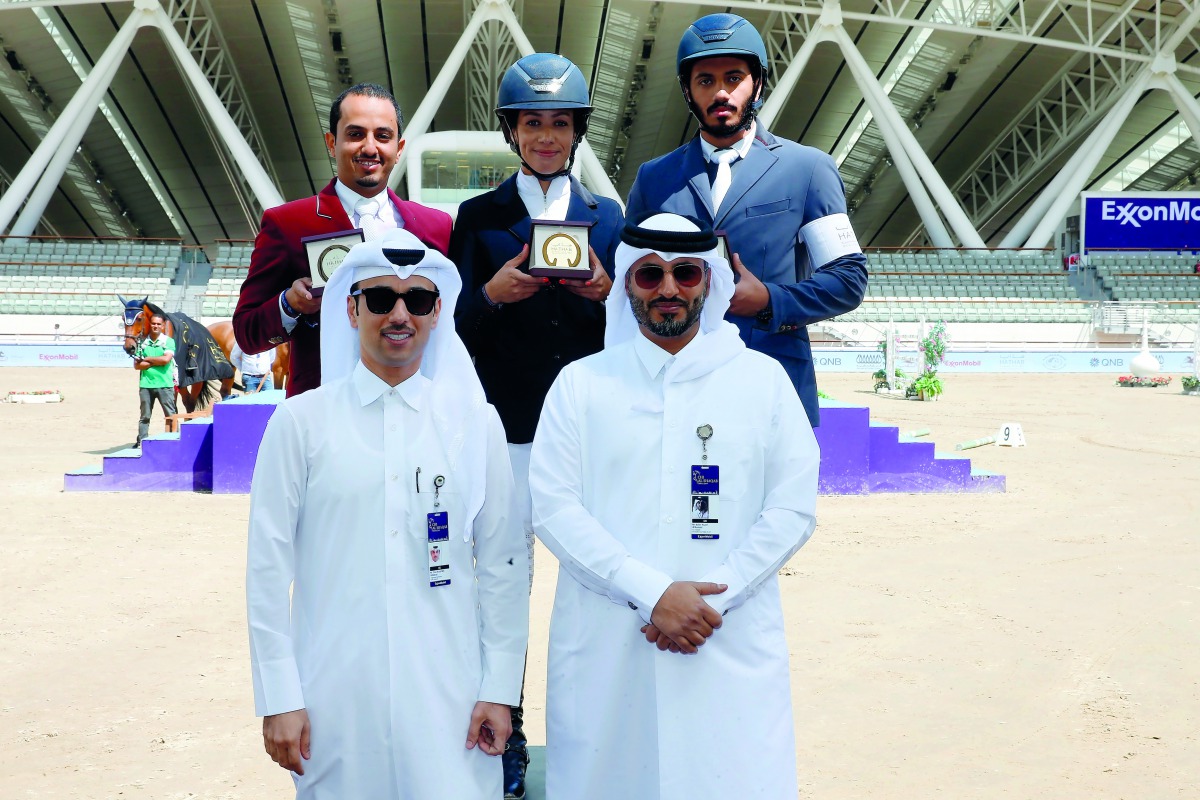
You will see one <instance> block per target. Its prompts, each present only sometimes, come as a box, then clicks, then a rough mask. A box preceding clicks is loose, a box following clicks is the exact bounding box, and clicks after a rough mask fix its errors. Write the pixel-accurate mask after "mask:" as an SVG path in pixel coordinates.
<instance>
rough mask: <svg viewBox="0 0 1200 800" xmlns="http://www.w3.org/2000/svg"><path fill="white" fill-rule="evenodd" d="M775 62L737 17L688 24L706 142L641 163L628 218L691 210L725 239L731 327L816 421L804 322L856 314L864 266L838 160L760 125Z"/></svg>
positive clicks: (685, 63) (685, 83)
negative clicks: (787, 382)
mask: <svg viewBox="0 0 1200 800" xmlns="http://www.w3.org/2000/svg"><path fill="white" fill-rule="evenodd" d="M768 66H769V60H768V58H767V49H766V46H765V45H764V44H763V40H762V37H761V36H759V35H758V31H756V30H755V29H754V26H752V25H751V24H750V23H749V22H747V21H746V20H744V19H742V18H741V17H739V16H737V15H735V14H710V15H708V16H706V17H702V18H701V19H699V20H697V21H696V22H694V23H692V24H691V25H690V26H688V29H687V30H686V31H685V32H684V34H683V38H682V39H681V40H680V43H679V51H678V54H677V58H676V67H677V73H678V77H679V85H680V88H681V89H682V90H683V98H684V101H685V102H686V103H687V105H688V108H689V109H690V110H691V112H692V115H693V116H695V117H696V120H697V121H698V122H699V125H700V130H699V135H698V136H696V137H695V138H694V139H692V140H691V141H689V142H688V143H687V144H685V145H683V146H681V147H679V148H678V149H676V150H675V151H673V152H671V153H668V154H667V155H665V156H662V157H660V158H657V159H654V160H653V161H648V162H646V163H645V164H643V165H642V166H641V168H640V169H639V170H638V175H637V178H636V179H635V180H634V183H633V188H632V189H631V190H630V193H629V206H628V208H627V209H626V214H628V215H629V216H630V217H634V216H636V215H638V214H640V213H644V212H646V211H668V212H672V213H676V214H687V215H690V216H694V217H697V218H699V219H702V220H704V221H705V222H706V223H709V224H711V225H712V227H713V228H714V229H715V230H719V231H720V230H723V231H724V232H725V234H726V236H727V238H728V246H729V252H730V253H731V254H732V259H733V265H732V266H733V270H734V273H735V275H736V277H737V287H736V290H735V291H734V294H733V297H732V298H731V300H730V305H729V318H730V321H731V322H733V323H734V324H735V325H737V327H738V331H739V332H740V333H741V336H742V341H744V342H745V343H746V344H747V346H749V347H750V348H752V349H754V350H758V351H759V352H762V353H766V354H767V355H769V356H772V357H774V358H775V359H776V360H778V361H779V362H780V363H781V364H782V365H783V368H784V369H785V370H787V373H788V375H789V376H790V377H791V379H792V383H793V384H794V385H795V386H796V391H797V392H798V393H799V394H800V399H801V400H802V401H803V402H804V408H805V410H806V411H807V413H808V419H809V422H811V423H812V425H813V426H816V425H817V424H818V423H819V421H820V411H819V409H818V406H817V380H816V373H815V372H814V370H813V360H812V348H811V346H810V344H809V340H808V329H807V326H808V325H812V324H813V323H816V322H820V321H822V320H826V319H829V318H830V317H835V316H837V315H838V314H845V313H846V312H848V311H852V310H854V309H855V308H857V307H858V305H859V304H860V303H861V302H862V299H863V295H864V294H865V292H866V288H867V259H866V256H864V255H863V254H862V252H861V248H860V247H859V245H858V240H857V238H856V237H855V235H854V229H853V228H852V227H851V225H850V219H849V217H848V216H847V215H846V194H845V188H844V187H843V185H842V179H841V177H840V176H839V175H838V171H837V165H836V164H835V163H834V161H833V159H832V158H830V157H829V156H828V155H827V154H825V153H823V152H821V151H820V150H817V149H815V148H812V147H805V146H803V145H800V144H797V143H796V142H791V141H788V140H786V139H777V138H776V137H775V136H773V135H771V133H770V131H768V130H767V129H766V126H764V125H763V124H762V123H761V122H760V121H758V120H756V119H755V114H756V113H757V112H758V109H759V108H760V107H761V106H762V97H763V86H764V84H765V83H766V77H767V68H768Z"/></svg>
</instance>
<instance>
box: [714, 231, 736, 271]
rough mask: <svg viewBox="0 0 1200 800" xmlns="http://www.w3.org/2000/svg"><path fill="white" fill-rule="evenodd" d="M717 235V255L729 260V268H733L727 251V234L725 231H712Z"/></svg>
mask: <svg viewBox="0 0 1200 800" xmlns="http://www.w3.org/2000/svg"><path fill="white" fill-rule="evenodd" d="M713 234H714V235H715V236H716V237H717V255H719V256H720V257H721V258H723V259H725V260H726V261H729V268H730V269H733V262H732V261H730V256H731V253H730V252H729V236H728V234H726V233H725V231H713Z"/></svg>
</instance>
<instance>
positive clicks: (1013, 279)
mask: <svg viewBox="0 0 1200 800" xmlns="http://www.w3.org/2000/svg"><path fill="white" fill-rule="evenodd" d="M867 259H868V264H869V269H870V272H871V278H870V281H869V283H868V285H867V296H866V298H865V299H864V301H863V304H862V305H861V306H860V307H859V308H858V309H857V310H855V311H853V312H850V313H849V314H844V315H842V316H841V317H839V318H838V319H841V320H846V321H850V320H861V321H864V322H885V321H887V320H889V319H892V320H895V321H897V322H911V321H916V320H917V319H920V318H922V317H923V318H926V319H939V320H944V321H946V322H1086V321H1087V320H1089V319H1090V318H1091V310H1090V309H1091V304H1090V303H1087V302H1085V301H1083V300H1081V299H1080V298H1079V296H1078V293H1077V292H1076V291H1075V289H1074V288H1073V287H1072V286H1071V284H1070V283H1069V282H1068V279H1067V274H1066V273H1065V272H1064V271H1063V269H1062V259H1061V258H1060V257H1059V256H1058V255H1057V254H1055V253H1053V252H1051V251H1044V250H1036V251H1011V250H996V251H973V250H924V251H913V252H895V251H886V252H885V251H877V252H870V253H868V254H867Z"/></svg>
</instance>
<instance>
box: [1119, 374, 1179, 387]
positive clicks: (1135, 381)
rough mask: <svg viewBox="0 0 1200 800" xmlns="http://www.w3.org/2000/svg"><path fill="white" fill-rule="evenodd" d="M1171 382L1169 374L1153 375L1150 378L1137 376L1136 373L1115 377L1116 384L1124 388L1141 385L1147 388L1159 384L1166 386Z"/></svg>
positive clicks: (1158, 385)
mask: <svg viewBox="0 0 1200 800" xmlns="http://www.w3.org/2000/svg"><path fill="white" fill-rule="evenodd" d="M1170 382H1171V378H1170V376H1167V375H1155V376H1153V377H1150V378H1139V377H1138V376H1136V375H1122V376H1121V377H1119V378H1117V386H1124V387H1126V388H1135V387H1142V388H1147V389H1157V388H1158V387H1160V386H1166V385H1168V384H1169V383H1170Z"/></svg>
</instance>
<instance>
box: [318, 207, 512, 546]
mask: <svg viewBox="0 0 1200 800" xmlns="http://www.w3.org/2000/svg"><path fill="white" fill-rule="evenodd" d="M387 275H395V276H396V277H398V278H400V279H401V280H403V279H405V278H408V277H410V276H412V275H420V276H422V277H425V278H428V279H429V280H430V281H432V282H433V285H434V286H436V287H437V289H438V294H439V295H440V297H441V301H442V308H441V311H440V312H439V315H438V322H437V327H436V328H434V329H433V330H432V331H430V334H429V341H428V343H427V344H426V345H425V352H424V354H423V355H422V357H421V374H422V375H424V376H425V377H426V378H428V379H429V381H430V387H429V394H428V397H429V401H430V409H431V410H432V412H433V421H434V427H435V428H436V429H437V432H438V437H439V438H440V439H441V441H442V446H443V448H444V449H445V452H446V459H447V464H448V466H449V467H450V469H452V470H454V471H456V472H457V473H458V474H460V475H465V476H466V477H467V486H468V490H467V492H466V493H465V494H466V501H467V509H466V511H467V513H466V514H465V515H464V517H465V523H466V528H465V531H464V538H465V539H466V540H469V539H470V538H471V531H472V524H473V523H474V520H475V516H476V514H478V513H479V509H481V508H482V507H483V500H484V485H485V482H486V474H487V441H488V416H489V412H488V407H487V398H486V396H485V395H484V393H483V386H482V385H481V384H480V383H479V376H478V375H477V374H476V373H475V367H474V365H472V364H471V357H470V355H468V354H467V348H466V347H465V346H464V345H463V343H462V339H460V338H458V334H457V333H455V331H454V306H455V303H456V302H457V301H458V294H459V290H460V289H461V288H462V279H461V278H460V277H459V274H458V268H457V267H455V266H454V264H453V263H452V262H451V261H450V259H448V258H446V257H445V256H443V255H442V254H441V253H439V252H438V251H436V250H432V249H430V248H428V247H426V246H425V244H424V243H422V242H421V240H420V239H418V238H417V237H416V236H414V235H412V234H411V233H409V232H408V231H406V230H404V229H403V228H394V229H392V230H390V231H388V232H387V234H386V235H384V237H383V238H382V239H376V240H374V241H370V242H363V243H362V244H357V245H355V246H354V247H353V248H351V250H350V252H349V254H347V256H346V260H345V261H343V262H342V264H341V266H340V267H338V269H337V271H336V272H334V273H333V275H332V276H331V277H330V279H329V283H328V284H326V286H325V292H324V294H323V295H322V297H321V383H322V384H328V383H331V382H332V381H335V380H338V379H339V378H343V377H345V376H347V375H349V374H350V373H351V372H353V370H354V366H355V365H356V364H357V363H358V361H359V339H358V331H357V330H356V329H355V328H353V327H352V326H351V325H350V319H349V317H348V316H347V314H346V298H347V297H349V296H350V287H351V286H352V285H354V284H355V283H358V282H359V281H365V280H368V279H370V278H378V277H381V276H387Z"/></svg>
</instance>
